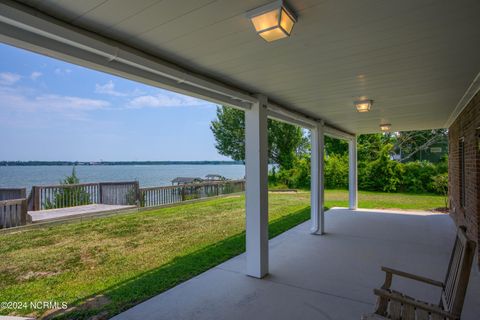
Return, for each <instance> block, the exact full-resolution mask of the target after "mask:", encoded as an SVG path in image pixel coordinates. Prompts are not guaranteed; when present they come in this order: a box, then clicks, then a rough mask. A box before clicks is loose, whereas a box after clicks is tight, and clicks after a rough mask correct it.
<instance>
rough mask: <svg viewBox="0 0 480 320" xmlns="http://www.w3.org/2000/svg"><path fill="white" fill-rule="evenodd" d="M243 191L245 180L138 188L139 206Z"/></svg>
mask: <svg viewBox="0 0 480 320" xmlns="http://www.w3.org/2000/svg"><path fill="white" fill-rule="evenodd" d="M242 191H245V180H227V181H218V182H203V183H192V184H184V185H178V186H167V187H151V188H140V206H142V207H156V206H161V205H165V204H171V203H177V202H182V201H186V200H193V199H201V198H207V197H212V196H218V195H222V194H229V193H234V192H242Z"/></svg>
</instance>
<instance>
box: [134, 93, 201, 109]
mask: <svg viewBox="0 0 480 320" xmlns="http://www.w3.org/2000/svg"><path fill="white" fill-rule="evenodd" d="M204 104H205V102H203V101H201V100H198V99H195V98H191V97H187V96H182V95H166V94H156V95H144V96H140V97H136V98H134V99H132V100H130V102H129V103H128V107H130V108H164V107H186V106H198V105H204Z"/></svg>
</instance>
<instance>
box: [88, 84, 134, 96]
mask: <svg viewBox="0 0 480 320" xmlns="http://www.w3.org/2000/svg"><path fill="white" fill-rule="evenodd" d="M95 93H102V94H108V95H111V96H116V97H125V96H127V95H128V93H125V92H120V91H116V90H115V84H114V83H113V81H112V80H110V81H108V82H107V83H105V84H103V85H102V84H98V83H97V84H96V85H95Z"/></svg>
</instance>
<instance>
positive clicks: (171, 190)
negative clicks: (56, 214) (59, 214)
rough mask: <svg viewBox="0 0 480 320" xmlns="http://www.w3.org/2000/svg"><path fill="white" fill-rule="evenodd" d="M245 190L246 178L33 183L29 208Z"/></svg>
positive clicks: (147, 201)
mask: <svg viewBox="0 0 480 320" xmlns="http://www.w3.org/2000/svg"><path fill="white" fill-rule="evenodd" d="M244 190H245V180H226V181H216V182H203V183H192V184H184V185H178V186H164V187H152V188H140V187H139V184H138V181H128V182H100V183H82V184H72V185H53V186H34V187H32V192H31V193H30V196H29V198H28V210H30V211H37V210H45V209H56V208H66V207H74V206H80V205H86V204H93V203H99V204H111V205H136V206H139V207H155V206H161V205H165V204H171V203H178V202H182V201H186V200H193V199H200V198H207V197H211V196H218V195H222V194H228V193H234V192H242V191H244Z"/></svg>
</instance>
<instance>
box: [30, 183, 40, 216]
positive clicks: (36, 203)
mask: <svg viewBox="0 0 480 320" xmlns="http://www.w3.org/2000/svg"><path fill="white" fill-rule="evenodd" d="M32 191H33V211H38V210H40V209H41V208H40V187H37V186H34V187H32Z"/></svg>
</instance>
